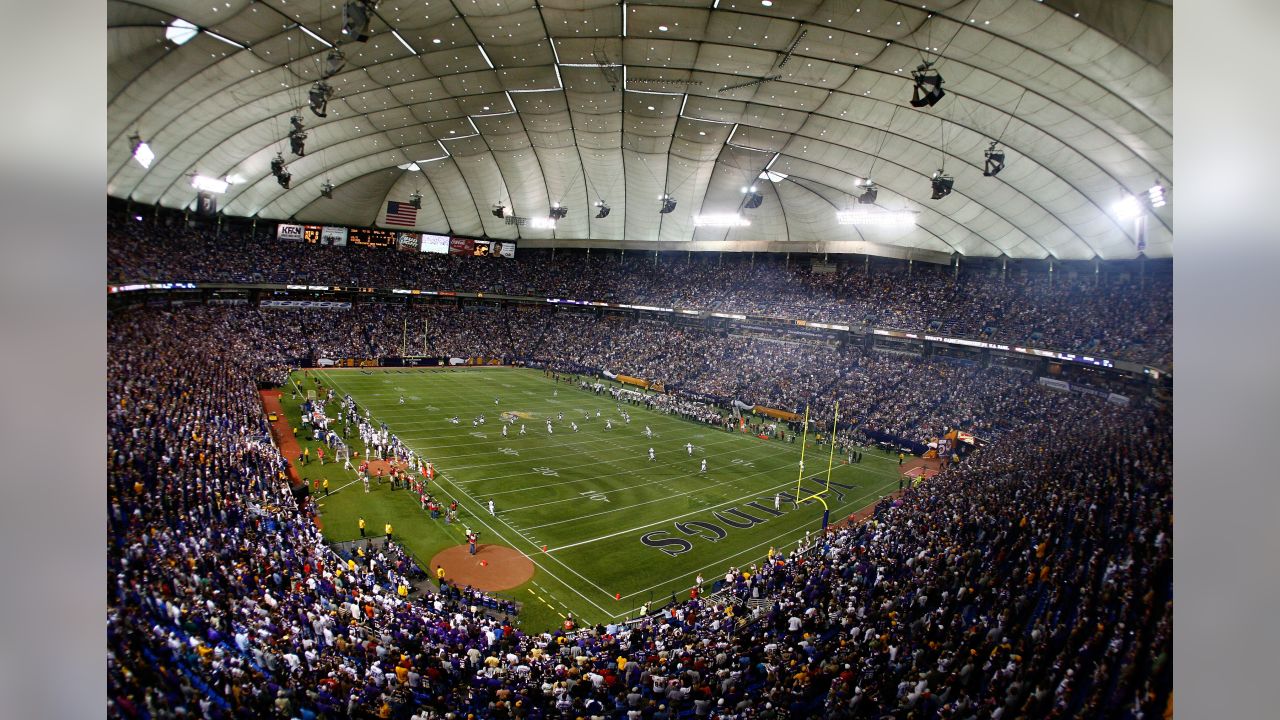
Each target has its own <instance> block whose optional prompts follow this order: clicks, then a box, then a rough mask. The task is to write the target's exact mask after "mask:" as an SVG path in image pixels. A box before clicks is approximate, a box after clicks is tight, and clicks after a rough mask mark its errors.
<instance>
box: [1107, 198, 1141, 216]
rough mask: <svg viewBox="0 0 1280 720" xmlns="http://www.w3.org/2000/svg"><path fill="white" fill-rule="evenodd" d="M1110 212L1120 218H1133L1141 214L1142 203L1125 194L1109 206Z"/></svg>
mask: <svg viewBox="0 0 1280 720" xmlns="http://www.w3.org/2000/svg"><path fill="white" fill-rule="evenodd" d="M1111 212H1113V213H1115V216H1116V217H1118V218H1120V219H1121V220H1134V219H1136V218H1137V217H1138V216H1139V215H1141V214H1142V203H1141V202H1139V201H1138V198H1136V197H1134V196H1132V195H1125V196H1124V197H1122V198H1120V199H1119V200H1117V201H1116V202H1115V204H1114V205H1112V206H1111Z"/></svg>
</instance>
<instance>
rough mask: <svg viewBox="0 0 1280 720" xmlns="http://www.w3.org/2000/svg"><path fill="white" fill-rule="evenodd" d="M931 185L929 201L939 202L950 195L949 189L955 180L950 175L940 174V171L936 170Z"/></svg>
mask: <svg viewBox="0 0 1280 720" xmlns="http://www.w3.org/2000/svg"><path fill="white" fill-rule="evenodd" d="M931 184H932V185H933V195H932V196H931V199H933V200H941V199H942V198H944V197H946V196H948V195H950V194H951V189H952V188H953V187H954V186H955V184H956V180H955V178H953V177H951V176H950V175H947V174H946V173H944V172H942V170H938V171H937V172H935V173H934V174H933V180H932V181H931Z"/></svg>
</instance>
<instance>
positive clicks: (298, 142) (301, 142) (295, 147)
mask: <svg viewBox="0 0 1280 720" xmlns="http://www.w3.org/2000/svg"><path fill="white" fill-rule="evenodd" d="M289 122H290V124H292V125H293V129H292V130H290V131H289V149H290V150H291V151H293V154H294V155H297V156H298V157H302V156H304V155H306V154H307V147H306V139H307V132H306V130H304V129H303V125H302V116H301V115H294V116H293V117H291V118H289Z"/></svg>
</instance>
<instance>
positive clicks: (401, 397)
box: [400, 395, 404, 405]
mask: <svg viewBox="0 0 1280 720" xmlns="http://www.w3.org/2000/svg"><path fill="white" fill-rule="evenodd" d="M400 404H401V405H403V404H404V396H403V395H401V396H400Z"/></svg>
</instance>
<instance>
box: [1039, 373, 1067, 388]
mask: <svg viewBox="0 0 1280 720" xmlns="http://www.w3.org/2000/svg"><path fill="white" fill-rule="evenodd" d="M1040 384H1041V385H1044V386H1045V387H1051V388H1053V389H1054V390H1061V391H1063V392H1069V391H1070V390H1071V384H1070V383H1068V382H1066V381H1064V380H1055V379H1053V378H1048V377H1042V378H1040Z"/></svg>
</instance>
